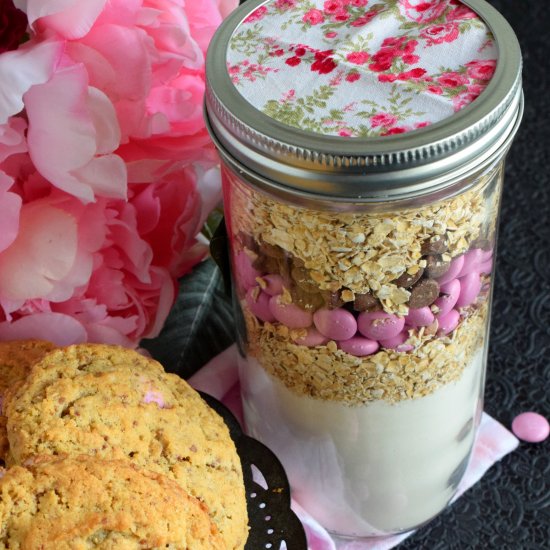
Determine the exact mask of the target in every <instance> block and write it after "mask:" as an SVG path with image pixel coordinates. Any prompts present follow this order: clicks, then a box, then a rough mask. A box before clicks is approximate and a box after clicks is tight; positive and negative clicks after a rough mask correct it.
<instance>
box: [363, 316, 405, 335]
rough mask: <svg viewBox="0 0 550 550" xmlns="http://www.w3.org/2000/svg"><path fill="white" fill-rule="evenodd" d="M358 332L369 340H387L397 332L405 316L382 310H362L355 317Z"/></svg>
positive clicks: (399, 330)
mask: <svg viewBox="0 0 550 550" xmlns="http://www.w3.org/2000/svg"><path fill="white" fill-rule="evenodd" d="M357 326H358V328H359V332H360V333H361V334H362V335H363V336H366V337H367V338H370V339H371V340H387V339H389V338H392V337H393V336H396V335H397V334H399V333H400V332H401V331H402V330H403V327H404V326H405V318H404V317H398V316H397V315H392V314H391V313H385V312H383V311H371V312H367V311H365V312H363V313H360V314H359V317H358V318H357Z"/></svg>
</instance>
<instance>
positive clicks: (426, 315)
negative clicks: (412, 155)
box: [405, 302, 437, 327]
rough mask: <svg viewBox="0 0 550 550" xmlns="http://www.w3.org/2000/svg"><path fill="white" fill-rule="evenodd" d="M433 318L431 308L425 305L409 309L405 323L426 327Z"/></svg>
mask: <svg viewBox="0 0 550 550" xmlns="http://www.w3.org/2000/svg"><path fill="white" fill-rule="evenodd" d="M436 303H437V302H436ZM434 319H435V317H434V314H433V313H432V310H431V309H430V308H429V307H428V306H425V307H420V308H418V309H412V308H411V309H409V313H408V315H407V316H406V317H405V323H406V324H407V325H409V326H411V327H427V326H429V325H431V324H432V323H433V322H434Z"/></svg>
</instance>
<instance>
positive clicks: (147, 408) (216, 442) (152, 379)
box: [6, 344, 247, 549]
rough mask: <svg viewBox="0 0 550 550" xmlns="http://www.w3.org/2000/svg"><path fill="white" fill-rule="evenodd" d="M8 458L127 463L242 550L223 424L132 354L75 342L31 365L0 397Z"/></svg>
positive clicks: (230, 449) (237, 483) (170, 377)
mask: <svg viewBox="0 0 550 550" xmlns="http://www.w3.org/2000/svg"><path fill="white" fill-rule="evenodd" d="M6 410H7V416H8V437H9V440H10V448H11V455H12V456H13V461H14V462H15V463H17V464H24V463H25V462H26V461H28V460H29V459H32V457H33V456H36V455H43V454H46V455H57V454H63V453H68V454H70V455H79V454H89V455H93V456H96V457H98V458H107V459H122V458H125V459H129V460H131V461H132V462H134V463H136V464H138V465H139V466H142V467H145V468H147V469H150V470H152V471H155V472H158V473H161V474H165V475H167V476H168V477H170V478H172V479H175V480H176V481H177V482H178V483H179V484H180V485H181V486H182V487H183V488H184V489H185V490H186V491H187V492H188V493H190V494H192V495H194V496H196V497H197V498H199V499H200V500H201V501H203V502H204V503H206V505H207V507H208V509H209V510H210V513H211V516H212V518H213V520H214V522H215V523H216V525H217V526H218V529H219V531H220V533H221V535H222V537H223V538H224V540H225V541H226V544H227V548H229V549H237V548H242V547H243V546H244V543H245V540H246V537H247V527H246V526H247V514H246V499H245V494H244V485H243V479H242V469H241V464H240V461H239V457H238V455H237V452H236V449H235V446H234V444H233V441H232V440H231V438H230V435H229V431H228V429H227V427H226V425H225V423H224V422H223V420H222V419H221V418H220V417H219V416H218V415H217V414H216V413H215V412H214V411H213V410H212V409H211V408H210V407H208V406H207V405H206V403H205V402H204V401H203V400H202V399H201V398H200V396H199V395H198V394H197V392H195V391H194V390H193V389H192V388H191V387H190V386H189V385H188V384H187V383H186V382H185V381H184V380H182V379H181V378H179V377H178V376H176V375H174V374H168V373H165V372H164V370H163V369H162V367H161V366H160V364H158V363H156V362H155V361H153V360H151V359H147V358H145V357H142V356H141V355H139V354H138V353H136V352H134V351H132V350H127V349H124V348H118V347H113V346H105V345H90V344H87V345H77V346H70V347H68V348H65V349H61V350H57V351H55V352H53V353H50V354H49V355H48V356H46V357H45V358H44V359H43V360H42V361H40V362H39V363H37V364H36V365H35V367H34V369H33V370H32V372H31V373H30V375H29V376H28V378H27V379H26V381H25V382H24V383H23V384H22V385H21V387H20V388H18V391H17V392H15V393H13V394H10V396H9V399H8V400H7V403H6Z"/></svg>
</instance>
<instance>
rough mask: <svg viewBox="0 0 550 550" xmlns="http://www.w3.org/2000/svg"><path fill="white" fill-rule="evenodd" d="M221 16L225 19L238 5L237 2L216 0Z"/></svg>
mask: <svg viewBox="0 0 550 550" xmlns="http://www.w3.org/2000/svg"><path fill="white" fill-rule="evenodd" d="M216 4H217V5H218V9H219V10H220V14H221V16H222V17H223V18H224V19H225V18H226V17H227V16H228V15H229V14H230V13H231V12H232V11H233V10H234V9H235V8H236V7H237V6H238V5H239V2H238V1H237V0H216Z"/></svg>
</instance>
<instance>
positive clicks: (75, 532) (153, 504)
mask: <svg viewBox="0 0 550 550" xmlns="http://www.w3.org/2000/svg"><path fill="white" fill-rule="evenodd" d="M49 458H50V459H49V460H48V459H46V460H43V459H39V460H36V461H35V463H34V464H30V465H28V466H27V467H22V466H15V467H13V468H11V469H10V470H8V471H7V472H6V473H5V475H4V476H3V478H2V479H0V494H1V500H0V525H1V527H0V549H8V548H9V549H22V550H23V549H32V548H42V549H44V550H64V549H67V550H69V549H71V550H72V549H75V548H102V549H105V550H107V549H109V550H111V549H112V550H114V549H117V550H121V549H125V550H126V549H127V550H130V549H139V548H171V549H173V550H176V549H177V550H184V549H185V550H186V549H194V550H201V549H204V550H211V549H219V550H222V549H224V548H225V546H224V543H223V540H222V539H221V537H220V535H219V533H218V531H217V528H216V527H215V525H214V524H213V523H212V521H211V519H210V517H209V515H208V512H207V510H206V507H205V505H204V504H203V503H201V502H200V501H198V500H197V499H195V498H193V497H192V496H190V495H188V494H187V493H186V492H185V491H184V490H183V489H182V488H181V487H180V486H179V485H178V484H177V483H175V482H174V481H172V480H170V479H168V478H166V477H165V476H162V475H160V474H158V473H153V472H149V471H146V470H143V469H141V468H138V467H137V466H136V465H134V464H131V463H130V462H128V461H116V460H111V461H106V460H97V459H93V458H91V457H89V456H80V457H73V458H68V457H64V458H61V459H53V460H51V457H49Z"/></svg>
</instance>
